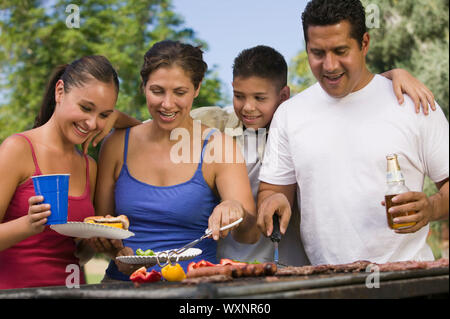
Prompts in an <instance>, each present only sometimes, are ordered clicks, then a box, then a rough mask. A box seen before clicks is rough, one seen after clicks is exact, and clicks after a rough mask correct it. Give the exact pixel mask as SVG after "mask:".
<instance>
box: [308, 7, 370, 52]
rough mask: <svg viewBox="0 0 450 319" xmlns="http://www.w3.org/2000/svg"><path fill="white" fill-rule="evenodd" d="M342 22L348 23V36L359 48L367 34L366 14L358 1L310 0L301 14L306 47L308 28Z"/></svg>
mask: <svg viewBox="0 0 450 319" xmlns="http://www.w3.org/2000/svg"><path fill="white" fill-rule="evenodd" d="M343 20H347V21H348V22H350V26H351V31H350V36H351V37H352V38H354V39H355V40H356V41H357V42H358V43H359V46H360V48H361V47H362V41H363V36H364V34H365V33H366V32H367V28H366V12H365V10H364V6H363V5H362V3H361V1H360V0H312V1H310V2H309V3H308V4H307V5H306V8H305V11H304V12H303V14H302V23H303V34H304V36H305V42H306V45H308V27H309V26H328V25H333V24H337V23H339V22H341V21H343Z"/></svg>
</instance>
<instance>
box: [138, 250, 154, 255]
mask: <svg viewBox="0 0 450 319" xmlns="http://www.w3.org/2000/svg"><path fill="white" fill-rule="evenodd" d="M136 256H155V252H154V251H153V250H151V249H147V250H145V251H144V250H143V249H141V248H138V249H136Z"/></svg>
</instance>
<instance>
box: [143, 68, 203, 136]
mask: <svg viewBox="0 0 450 319" xmlns="http://www.w3.org/2000/svg"><path fill="white" fill-rule="evenodd" d="M144 89H145V98H146V100H147V107H148V110H149V112H150V114H151V116H152V118H153V122H154V123H155V124H156V125H157V126H158V127H160V128H162V129H164V130H169V131H170V130H172V129H174V128H176V127H182V126H185V125H186V123H187V121H189V119H190V116H189V112H190V111H191V108H192V103H193V101H194V99H195V98H196V97H197V96H198V94H199V92H200V85H199V86H198V88H197V89H195V87H194V84H193V83H192V80H191V78H190V77H189V76H188V74H186V72H185V71H184V70H183V69H182V68H181V67H179V66H176V65H173V66H170V67H160V68H158V69H156V70H155V71H153V72H152V73H150V75H149V76H148V80H147V83H146V84H145V88H144Z"/></svg>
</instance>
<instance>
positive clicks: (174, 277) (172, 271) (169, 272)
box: [161, 263, 186, 281]
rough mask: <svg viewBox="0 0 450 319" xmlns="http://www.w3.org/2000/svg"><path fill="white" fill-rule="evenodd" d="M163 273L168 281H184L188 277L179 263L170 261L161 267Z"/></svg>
mask: <svg viewBox="0 0 450 319" xmlns="http://www.w3.org/2000/svg"><path fill="white" fill-rule="evenodd" d="M161 273H162V276H163V277H164V279H166V280H167V281H182V280H183V279H185V278H186V274H185V272H184V270H183V268H182V267H181V266H180V264H179V263H176V264H175V265H172V264H170V263H169V264H168V265H167V266H164V267H163V268H162V269H161Z"/></svg>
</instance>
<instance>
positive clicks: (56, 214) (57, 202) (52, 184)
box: [31, 174, 70, 225]
mask: <svg viewBox="0 0 450 319" xmlns="http://www.w3.org/2000/svg"><path fill="white" fill-rule="evenodd" d="M69 177H70V174H51V175H39V176H32V177H31V178H32V179H33V185H34V191H35V193H36V195H41V196H43V197H44V201H43V202H42V203H43V204H50V212H51V214H50V216H49V217H47V223H46V225H54V224H65V223H67V209H68V206H69Z"/></svg>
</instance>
